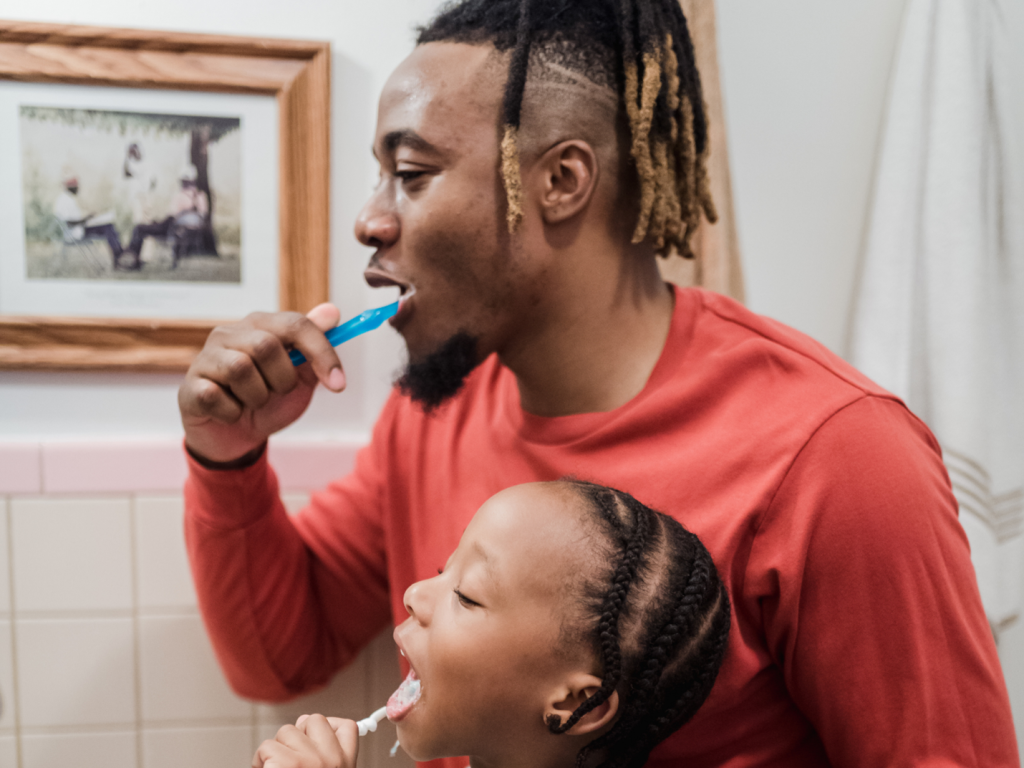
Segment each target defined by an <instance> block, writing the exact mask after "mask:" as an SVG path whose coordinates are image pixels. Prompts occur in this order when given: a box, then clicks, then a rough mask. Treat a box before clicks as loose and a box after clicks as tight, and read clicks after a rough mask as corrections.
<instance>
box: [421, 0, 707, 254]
mask: <svg viewBox="0 0 1024 768" xmlns="http://www.w3.org/2000/svg"><path fill="white" fill-rule="evenodd" d="M442 41H449V42H464V43H474V44H478V43H491V44H493V45H494V46H495V48H497V49H498V50H499V51H509V50H511V56H510V60H509V72H508V80H507V81H506V84H505V93H504V99H503V105H502V123H503V125H502V140H501V170H502V178H503V180H504V183H505V192H506V195H507V198H508V224H509V231H513V230H514V229H515V227H516V225H517V224H518V222H519V221H520V219H521V218H522V185H521V181H520V161H519V146H518V134H519V127H520V120H521V116H522V106H523V94H524V92H525V90H526V81H527V73H528V72H529V70H530V61H531V52H536V51H543V50H544V49H545V48H546V47H549V46H551V45H559V46H560V47H561V48H562V49H563V53H564V49H565V46H566V44H568V45H569V46H570V47H572V48H573V49H574V50H575V51H576V54H577V55H576V57H575V58H576V61H575V62H574V63H573V64H571V65H570V66H571V68H573V69H576V70H578V71H580V72H581V74H583V75H585V76H588V75H590V74H591V73H590V72H588V71H587V69H588V68H589V67H590V66H591V65H592V63H593V61H594V51H595V50H596V51H601V52H603V56H602V58H604V59H605V61H604V62H602V64H603V65H604V66H607V67H610V68H611V71H612V72H613V73H614V75H613V77H614V86H615V87H616V90H617V92H618V94H619V98H620V101H621V103H622V104H623V106H624V109H625V113H626V115H627V116H628V119H629V127H630V134H631V135H630V151H631V154H632V157H633V162H634V164H635V167H636V171H637V174H638V177H639V180H640V204H639V215H638V219H637V222H636V228H635V230H634V232H633V242H634V243H639V242H641V241H643V240H644V239H646V238H648V237H650V238H652V239H653V241H654V244H655V248H656V250H657V252H658V253H659V254H661V255H667V254H668V253H670V252H671V251H672V250H676V251H678V252H679V253H680V254H682V255H683V256H686V257H692V256H693V253H692V251H691V250H690V245H689V241H690V237H691V236H692V235H693V233H694V231H695V230H696V229H697V226H698V224H699V223H700V217H701V213H703V214H704V216H706V217H707V219H708V221H710V222H714V221H715V220H716V219H717V218H718V216H717V214H716V212H715V207H714V204H713V202H712V200H711V193H710V190H709V188H708V178H707V168H706V161H707V154H708V126H707V118H706V114H705V109H704V100H703V96H702V94H701V85H700V77H699V75H698V73H697V66H696V63H695V60H694V51H693V42H692V40H691V39H690V33H689V29H688V28H687V24H686V18H685V17H684V16H683V12H682V9H681V8H680V6H679V2H678V0H461V1H460V2H454V3H451V4H449V5H448V6H446V7H445V8H443V9H442V10H441V12H440V13H439V14H438V16H437V17H436V18H435V19H434V20H433V21H432V22H431V23H430V24H429V25H427V26H426V27H423V28H421V29H420V31H419V37H418V40H417V43H418V44H423V43H429V42H442Z"/></svg>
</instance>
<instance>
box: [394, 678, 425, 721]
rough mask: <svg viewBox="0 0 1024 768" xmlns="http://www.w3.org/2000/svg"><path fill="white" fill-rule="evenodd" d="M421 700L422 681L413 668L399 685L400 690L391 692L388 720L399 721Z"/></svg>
mask: <svg viewBox="0 0 1024 768" xmlns="http://www.w3.org/2000/svg"><path fill="white" fill-rule="evenodd" d="M419 700H420V681H419V679H418V678H417V677H416V673H415V672H413V671H412V670H411V669H410V670H409V674H408V675H406V677H405V680H403V681H402V684H401V685H400V686H398V690H397V691H395V692H394V693H392V694H391V698H390V699H388V720H391V721H392V722H398V721H399V720H401V719H402V718H404V717H405V716H406V715H408V714H409V712H410V711H411V710H412V708H413V707H414V706H416V702H417V701H419Z"/></svg>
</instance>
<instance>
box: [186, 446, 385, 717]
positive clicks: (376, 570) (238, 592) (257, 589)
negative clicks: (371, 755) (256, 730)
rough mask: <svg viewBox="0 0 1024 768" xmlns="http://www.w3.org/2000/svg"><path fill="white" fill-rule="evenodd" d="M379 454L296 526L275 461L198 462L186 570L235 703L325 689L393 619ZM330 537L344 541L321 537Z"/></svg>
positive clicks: (192, 475) (368, 455) (193, 467)
mask: <svg viewBox="0 0 1024 768" xmlns="http://www.w3.org/2000/svg"><path fill="white" fill-rule="evenodd" d="M377 453H378V448H377V447H376V446H375V445H373V444H371V445H370V446H367V447H366V448H364V449H362V450H361V451H360V453H359V455H358V457H357V460H356V466H355V469H354V471H353V472H352V473H351V474H350V475H349V476H348V477H346V478H344V479H342V480H340V481H338V482H336V483H333V484H332V485H331V486H330V487H328V489H326V490H325V491H324V492H322V493H320V494H317V495H315V496H314V497H313V500H312V502H311V504H310V506H309V507H308V508H307V509H305V510H303V511H302V512H301V513H299V514H298V515H295V516H293V517H289V515H288V514H287V513H286V512H285V509H284V505H283V504H282V503H281V500H280V497H279V492H278V485H277V478H276V476H275V475H274V472H273V470H272V469H271V468H270V466H269V464H268V463H267V459H266V455H264V456H263V457H262V458H261V459H260V460H259V461H258V462H257V463H256V464H255V465H253V466H251V467H248V468H246V469H241V470H231V471H223V470H211V469H206V468H204V467H202V466H200V465H199V464H198V463H197V462H195V461H194V460H192V459H191V458H189V477H188V480H187V482H186V486H185V510H186V511H185V538H186V545H187V549H188V554H189V560H190V564H191V567H192V573H193V578H194V581H195V584H196V592H197V595H198V599H199V608H200V611H201V613H202V615H203V620H204V622H205V624H206V628H207V632H208V634H209V636H210V639H211V642H212V644H213V648H214V651H215V653H216V655H217V658H218V660H219V662H220V665H221V668H222V669H223V671H224V673H225V676H226V677H227V679H228V682H229V683H230V684H231V686H232V688H233V689H234V690H235V691H236V692H237V693H238V694H240V695H242V696H246V697H248V698H253V699H260V700H267V701H277V700H283V699H288V698H292V697H294V696H296V695H299V694H301V693H304V692H307V691H309V690H312V689H314V688H316V687H318V686H320V685H323V684H325V683H326V682H328V681H329V680H330V677H331V676H332V675H333V674H334V673H335V672H336V671H337V670H338V669H339V668H341V667H342V666H344V665H345V664H347V663H348V662H349V661H351V660H352V659H353V658H354V657H355V655H356V654H357V653H358V652H359V650H360V649H361V648H362V647H363V646H364V645H365V644H366V643H367V642H369V641H370V640H371V639H372V638H373V637H374V636H376V634H377V633H379V632H380V630H381V629H382V628H383V627H384V626H385V625H386V624H387V622H388V621H389V620H390V609H389V603H388V580H387V564H386V558H385V550H384V536H383V527H382V524H381V519H382V516H381V510H380V508H379V502H380V498H381V494H380V493H379V491H378V489H377V482H378V479H379V478H380V477H381V474H380V472H379V470H378V463H377V460H376V456H377ZM328 520H329V522H328ZM324 530H331V531H335V532H338V531H340V532H343V533H340V534H339V533H335V535H333V536H331V537H329V538H318V537H319V534H320V533H321V532H322V531H324Z"/></svg>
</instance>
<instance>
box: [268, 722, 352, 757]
mask: <svg viewBox="0 0 1024 768" xmlns="http://www.w3.org/2000/svg"><path fill="white" fill-rule="evenodd" d="M358 753H359V731H358V730H357V728H356V724H355V721H353V720H342V719H341V718H340V717H324V716H323V715H303V716H302V717H300V718H299V719H298V721H297V722H296V723H295V725H286V726H284V727H282V728H281V730H279V731H278V732H277V738H276V739H273V740H271V739H268V740H267V741H264V742H263V743H262V744H260V748H259V749H257V750H256V754H255V755H253V758H252V768H355V767H356V756H357V755H358Z"/></svg>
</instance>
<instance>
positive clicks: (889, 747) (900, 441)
mask: <svg viewBox="0 0 1024 768" xmlns="http://www.w3.org/2000/svg"><path fill="white" fill-rule="evenodd" d="M749 563H750V564H749V567H748V570H747V574H748V575H747V578H748V589H746V590H744V592H745V594H747V595H749V596H750V600H749V602H748V609H750V610H755V611H759V612H760V616H761V620H762V621H763V625H764V631H765V636H766V638H767V643H768V648H769V652H770V653H771V654H772V656H773V658H774V661H775V663H777V664H778V665H779V667H780V668H781V669H782V673H783V676H784V679H785V682H786V686H787V688H788V689H789V691H790V694H791V696H792V697H793V699H794V701H795V702H796V704H797V706H798V707H799V708H800V709H801V710H802V711H803V713H804V714H805V715H806V716H807V717H808V718H809V719H810V720H811V722H812V723H813V724H814V726H815V727H816V729H817V730H818V732H819V734H820V736H821V739H822V741H823V743H824V745H825V748H826V750H827V752H828V756H829V759H830V761H831V763H832V764H833V765H834V766H837V767H846V766H863V767H864V768H868V767H869V766H879V765H885V766H939V765H957V766H979V767H980V766H985V767H986V768H991V767H992V766H1015V767H1016V766H1019V762H1018V757H1017V746H1016V738H1015V735H1014V728H1013V721H1012V718H1011V714H1010V704H1009V698H1008V696H1007V692H1006V686H1005V683H1004V681H1003V675H1002V670H1001V668H1000V664H999V659H998V656H997V653H996V648H995V643H994V640H993V637H992V634H991V631H990V629H989V625H988V622H987V620H986V618H985V614H984V611H983V609H982V605H981V598H980V595H979V592H978V588H977V583H976V580H975V575H974V569H973V567H972V565H971V561H970V552H969V549H968V543H967V538H966V536H965V534H964V532H963V529H962V528H961V526H960V524H959V522H958V520H957V505H956V501H955V499H954V497H953V496H952V493H951V491H950V485H949V480H948V476H947V474H946V471H945V468H944V466H943V464H942V460H941V454H940V452H939V448H938V445H937V444H936V443H935V440H934V438H933V437H932V435H931V433H930V432H929V431H928V430H927V428H926V427H924V425H923V424H921V422H920V421H918V420H917V419H916V418H914V417H913V416H912V415H911V414H910V413H909V412H908V411H906V409H905V408H904V407H903V406H902V405H901V404H899V403H898V402H895V401H892V400H887V399H884V398H876V397H865V398H864V399H862V400H859V401H857V402H855V403H854V404H852V405H849V406H847V407H846V408H844V409H842V410H840V411H839V412H838V413H836V414H835V415H833V416H832V417H831V418H830V419H829V420H828V421H827V422H826V423H825V424H824V425H823V426H821V427H820V428H819V429H818V431H817V432H816V433H815V434H814V435H813V436H812V437H811V439H810V440H809V441H808V442H807V444H806V445H805V446H804V448H803V450H802V451H801V453H800V454H799V455H798V456H797V458H796V459H795V461H794V462H793V464H792V466H791V467H790V470H789V472H788V474H787V476H786V477H785V479H784V480H783V482H782V484H781V485H780V487H779V489H778V491H777V493H776V494H775V497H774V499H773V500H772V502H771V504H770V506H769V508H768V509H767V510H766V512H765V515H764V517H763V519H762V521H761V524H760V528H759V530H758V534H757V536H756V538H755V542H754V545H753V547H752V550H751V557H750V561H749Z"/></svg>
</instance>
